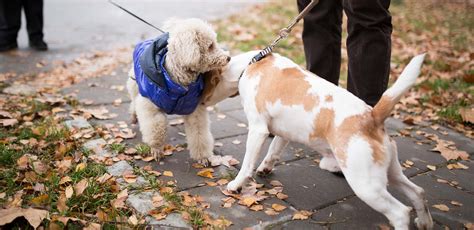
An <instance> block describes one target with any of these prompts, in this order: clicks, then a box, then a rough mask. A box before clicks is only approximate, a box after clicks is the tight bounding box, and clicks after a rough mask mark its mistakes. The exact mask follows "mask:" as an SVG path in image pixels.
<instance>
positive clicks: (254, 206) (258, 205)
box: [250, 204, 263, 212]
mask: <svg viewBox="0 0 474 230" xmlns="http://www.w3.org/2000/svg"><path fill="white" fill-rule="evenodd" d="M250 210H252V211H256V212H258V211H262V210H263V205H261V204H257V205H252V207H250Z"/></svg>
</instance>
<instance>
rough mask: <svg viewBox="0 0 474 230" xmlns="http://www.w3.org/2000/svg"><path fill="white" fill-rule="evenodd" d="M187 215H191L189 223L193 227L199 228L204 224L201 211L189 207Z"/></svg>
mask: <svg viewBox="0 0 474 230" xmlns="http://www.w3.org/2000/svg"><path fill="white" fill-rule="evenodd" d="M189 216H190V217H191V219H190V220H189V223H190V224H191V225H192V226H193V228H200V227H202V226H203V225H204V215H203V213H202V211H200V210H197V209H191V210H190V211H189Z"/></svg>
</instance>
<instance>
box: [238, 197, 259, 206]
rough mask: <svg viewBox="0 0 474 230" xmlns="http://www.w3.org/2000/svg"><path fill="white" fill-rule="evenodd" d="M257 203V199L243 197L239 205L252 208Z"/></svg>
mask: <svg viewBox="0 0 474 230" xmlns="http://www.w3.org/2000/svg"><path fill="white" fill-rule="evenodd" d="M256 202H257V199H255V197H252V196H247V197H242V199H240V201H239V204H240V205H244V206H247V207H250V206H252V205H253V204H255V203H256Z"/></svg>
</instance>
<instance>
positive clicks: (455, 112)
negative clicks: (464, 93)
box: [438, 99, 471, 123]
mask: <svg viewBox="0 0 474 230" xmlns="http://www.w3.org/2000/svg"><path fill="white" fill-rule="evenodd" d="M468 106H471V104H469V103H468V101H466V100H464V99H460V100H459V101H457V102H455V103H453V104H451V105H449V106H447V107H444V108H443V109H441V110H440V111H439V112H438V115H439V116H440V117H443V118H445V119H447V120H450V121H455V122H460V123H461V122H462V117H461V115H460V114H459V109H460V108H464V107H468Z"/></svg>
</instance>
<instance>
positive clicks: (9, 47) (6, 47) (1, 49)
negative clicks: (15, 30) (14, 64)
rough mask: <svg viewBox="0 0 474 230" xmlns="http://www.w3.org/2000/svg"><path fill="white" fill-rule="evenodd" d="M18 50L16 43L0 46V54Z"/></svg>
mask: <svg viewBox="0 0 474 230" xmlns="http://www.w3.org/2000/svg"><path fill="white" fill-rule="evenodd" d="M16 48H18V44H17V43H16V42H13V43H10V44H5V45H0V52H6V51H10V50H14V49H16Z"/></svg>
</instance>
